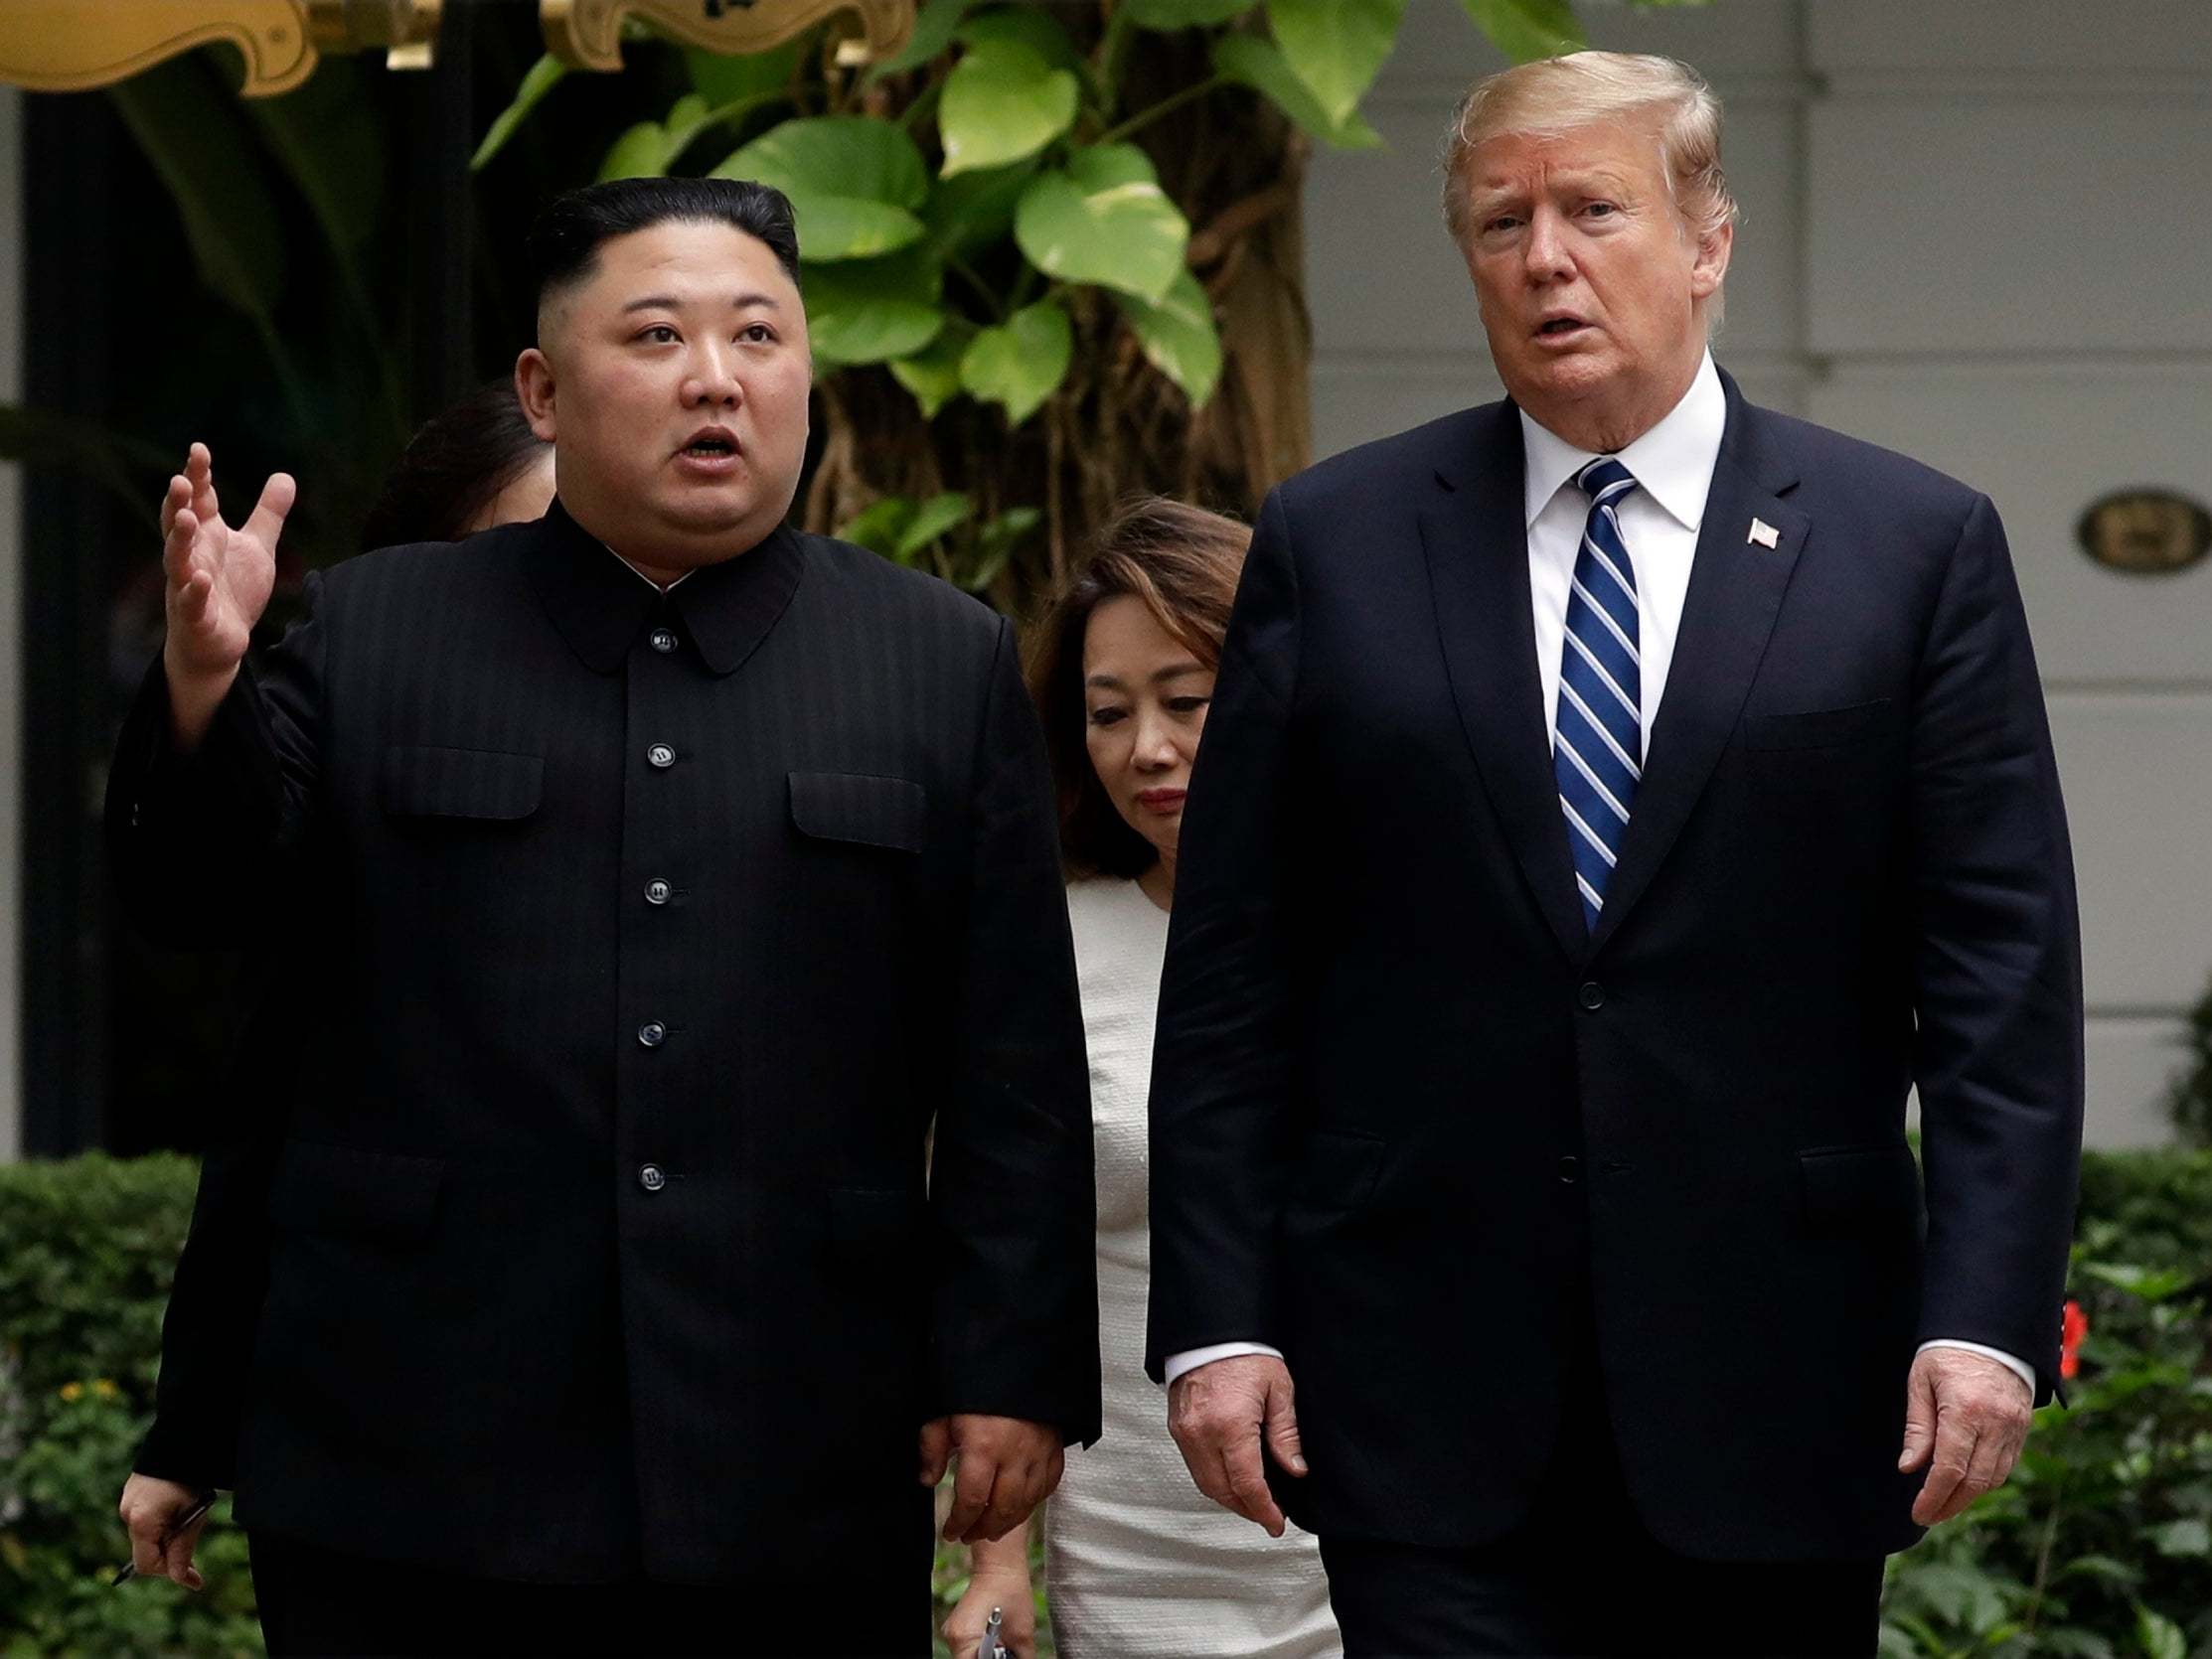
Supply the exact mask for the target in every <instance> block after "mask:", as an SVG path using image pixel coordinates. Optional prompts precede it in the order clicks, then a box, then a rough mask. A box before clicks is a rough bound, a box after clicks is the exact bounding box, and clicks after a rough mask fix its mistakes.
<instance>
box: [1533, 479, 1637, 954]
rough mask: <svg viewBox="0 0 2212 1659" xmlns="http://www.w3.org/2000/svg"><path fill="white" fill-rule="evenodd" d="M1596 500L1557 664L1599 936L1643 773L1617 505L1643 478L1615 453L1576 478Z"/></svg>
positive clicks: (1562, 792) (1562, 785)
mask: <svg viewBox="0 0 2212 1659" xmlns="http://www.w3.org/2000/svg"><path fill="white" fill-rule="evenodd" d="M1575 483H1577V484H1578V485H1580V486H1581V487H1582V490H1583V493H1584V494H1585V495H1587V496H1588V497H1589V498H1590V518H1589V522H1588V523H1587V524H1585V525H1584V526H1583V529H1582V549H1581V551H1580V552H1578V553H1577V554H1576V555H1575V561H1574V585H1573V586H1572V588H1570V589H1569V591H1568V594H1567V639H1566V645H1565V646H1564V648H1563V649H1562V652H1561V656H1560V661H1559V706H1558V710H1557V713H1556V716H1555V736H1554V738H1553V742H1552V751H1551V761H1552V771H1553V772H1554V773H1555V774H1556V775H1557V777H1558V780H1559V806H1560V810H1561V811H1563V812H1564V813H1565V814H1566V815H1567V841H1568V844H1569V845H1570V846H1571V847H1572V848H1573V850H1574V871H1575V884H1576V886H1577V887H1578V888H1580V889H1581V893H1582V919H1583V922H1584V923H1585V924H1586V925H1587V926H1588V928H1589V929H1590V931H1591V932H1593V933H1595V932H1596V931H1597V927H1598V918H1599V916H1600V915H1602V914H1603V913H1604V911H1605V889H1606V883H1607V882H1608V881H1609V880H1611V879H1612V876H1613V866H1614V865H1615V864H1616V863H1618V862H1619V861H1620V856H1621V836H1622V832H1623V831H1624V830H1626V829H1628V826H1629V811H1630V809H1631V808H1632V807H1634V806H1635V804H1636V786H1637V784H1638V783H1639V782H1640V781H1641V780H1642V778H1643V776H1644V689H1643V687H1644V659H1643V656H1642V654H1641V649H1640V647H1639V645H1638V639H1639V635H1638V631H1637V614H1636V566H1635V565H1633V564H1631V563H1630V562H1629V549H1628V543H1627V542H1626V541H1624V540H1623V539H1622V537H1621V521H1620V518H1619V516H1618V515H1617V514H1616V513H1615V511H1614V509H1615V506H1616V504H1617V503H1619V502H1620V501H1621V499H1622V498H1623V497H1625V496H1626V495H1627V494H1628V493H1629V492H1630V491H1631V490H1633V489H1635V488H1636V477H1635V475H1634V474H1633V473H1631V472H1630V471H1629V469H1628V468H1626V467H1624V466H1622V465H1621V463H1620V462H1619V461H1616V460H1615V459H1614V458H1613V457H1612V456H1610V455H1608V456H1602V457H1600V458H1599V459H1598V460H1595V461H1592V462H1591V463H1590V464H1589V465H1588V466H1587V467H1584V468H1583V469H1582V471H1580V472H1579V473H1577V474H1576V475H1575Z"/></svg>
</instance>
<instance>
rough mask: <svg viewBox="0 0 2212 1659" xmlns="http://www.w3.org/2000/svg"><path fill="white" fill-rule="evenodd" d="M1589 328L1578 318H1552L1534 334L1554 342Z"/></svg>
mask: <svg viewBox="0 0 2212 1659" xmlns="http://www.w3.org/2000/svg"><path fill="white" fill-rule="evenodd" d="M1589 326H1590V325H1589V324H1587V323H1585V322H1584V321H1583V320H1582V319H1581V318H1580V317H1553V318H1551V319H1550V320H1549V321H1547V322H1545V323H1544V324H1543V325H1542V326H1541V327H1539V328H1538V329H1537V330H1536V333H1537V334H1538V335H1540V336H1542V337H1543V338H1544V339H1546V340H1556V339H1558V338H1560V337H1561V336H1563V335H1569V334H1573V333H1575V332H1577V331H1578V330H1581V329H1585V328H1588V327H1589Z"/></svg>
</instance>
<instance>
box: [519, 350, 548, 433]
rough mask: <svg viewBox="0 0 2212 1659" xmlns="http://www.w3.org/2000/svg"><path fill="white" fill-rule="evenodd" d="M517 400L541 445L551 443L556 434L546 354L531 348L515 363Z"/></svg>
mask: <svg viewBox="0 0 2212 1659" xmlns="http://www.w3.org/2000/svg"><path fill="white" fill-rule="evenodd" d="M515 400H516V401H517V402H519V403H520V404H522V406H523V417H524V418H525V419H526V420H528V421H529V422H530V429H531V430H532V431H533V432H535V433H537V434H538V438H539V441H540V442H541V443H552V442H553V439H554V436H555V434H554V432H553V362H552V360H551V359H549V358H548V357H547V356H546V354H545V353H544V352H541V351H540V350H539V349H538V348H537V347H535V346H532V347H530V348H529V349H528V350H526V351H525V352H524V353H523V355H522V356H521V357H519V358H517V359H516V360H515Z"/></svg>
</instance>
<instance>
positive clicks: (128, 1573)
mask: <svg viewBox="0 0 2212 1659" xmlns="http://www.w3.org/2000/svg"><path fill="white" fill-rule="evenodd" d="M214 1507H215V1494H214V1493H213V1492H210V1493H209V1494H208V1495H207V1496H206V1497H204V1498H202V1499H201V1500H200V1501H199V1502H198V1503H196V1504H194V1505H193V1506H192V1507H191V1508H190V1509H188V1510H186V1511H185V1512H184V1513H183V1514H182V1515H180V1516H178V1517H177V1518H176V1520H175V1521H173V1522H172V1523H171V1524H170V1525H168V1526H167V1527H164V1528H163V1529H162V1534H161V1548H162V1549H163V1550H164V1551H166V1550H167V1549H168V1548H169V1541H170V1540H171V1539H173V1538H175V1537H176V1536H177V1535H178V1534H179V1533H181V1532H185V1531H188V1530H190V1528H191V1527H192V1526H193V1525H194V1524H195V1523H196V1522H197V1521H198V1520H199V1519H200V1517H201V1516H203V1515H205V1514H207V1512H208V1511H209V1510H211V1509H213V1508H214ZM137 1577H138V1564H137V1563H136V1562H135V1561H126V1562H124V1563H123V1565H122V1566H120V1567H118V1568H117V1569H116V1570H115V1576H114V1577H113V1578H112V1579H110V1580H108V1581H107V1583H108V1585H109V1586H110V1587H113V1586H114V1585H116V1584H129V1583H130V1582H131V1580H133V1579H135V1578H137Z"/></svg>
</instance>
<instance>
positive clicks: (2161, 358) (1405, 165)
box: [1307, 0, 2212, 1145]
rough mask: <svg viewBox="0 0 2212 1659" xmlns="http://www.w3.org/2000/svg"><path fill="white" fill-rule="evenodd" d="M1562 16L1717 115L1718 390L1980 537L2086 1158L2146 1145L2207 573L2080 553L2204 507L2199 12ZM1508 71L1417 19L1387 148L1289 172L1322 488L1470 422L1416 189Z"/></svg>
mask: <svg viewBox="0 0 2212 1659" xmlns="http://www.w3.org/2000/svg"><path fill="white" fill-rule="evenodd" d="M1580 10H1581V12H1582V13H1583V15H1584V17H1585V19H1586V20H1587V21H1588V22H1589V24H1590V27H1591V34H1592V38H1593V41H1594V43H1595V44H1597V45H1599V46H1604V47H1610V48H1615V49H1619V50H1626V51H1654V52H1663V53H1666V54H1669V55H1670V56H1674V57H1678V58H1682V59H1685V60H1686V61H1688V62H1690V63H1692V64H1694V65H1696V66H1697V67H1698V68H1699V69H1700V70H1701V71H1703V72H1704V73H1705V74H1706V75H1707V76H1708V77H1709V78H1710V79H1711V80H1712V82H1713V84H1714V86H1715V88H1716V89H1717V90H1718V91H1719V93H1720V95H1721V98H1722V100H1723V102H1724V104H1725V106H1726V109H1727V115H1728V123H1727V139H1726V147H1727V164H1728V172H1729V178H1730V180H1731V182H1732V184H1733V185H1734V186H1735V189H1736V192H1737V195H1738V197H1739V199H1740V201H1741V202H1742V204H1743V207H1744V223H1743V225H1742V226H1741V228H1740V230H1739V232H1738V238H1737V244H1736V256H1735V260H1734V264H1733V266H1732V269H1731V273H1730V277H1729V283H1728V317H1727V326H1726V328H1725V330H1724V331H1723V333H1722V335H1721V337H1720V339H1719V340H1718V342H1717V343H1716V352H1715V355H1716V356H1718V357H1719V358H1720V359H1721V361H1722V362H1723V363H1725V364H1726V365H1727V366H1728V367H1729V368H1730V369H1731V370H1732V371H1733V372H1734V373H1735V374H1736V376H1737V377H1738V378H1739V379H1741V380H1742V382H1743V384H1744V388H1745V391H1746V392H1747V394H1748V395H1750V396H1751V397H1752V398H1754V399H1755V400H1757V401H1760V402H1764V403H1768V404H1770V405H1772V406H1774V407H1778V408H1782V409H1787V410H1790V411H1792V412H1795V413H1801V414H1804V415H1806V416H1808V417H1810V418H1812V419H1814V420H1817V421H1820V422H1821V423H1823V424H1825V425H1829V426H1833V427H1836V428H1839V429H1840V430H1843V431H1846V432H1850V433H1853V434H1855V435H1858V436H1860V437H1865V438H1868V439H1871V440H1873V441H1874V442H1877V443H1882V444H1886V445H1889V446H1890V447H1893V448H1897V449H1902V450H1905V451H1907V452H1909V453H1911V454H1913V455H1916V456H1918V457H1920V458H1921V459H1923V460H1925V461H1927V462H1929V463H1930V464H1931V465H1934V466H1937V467H1940V468H1942V469H1943V470H1944V471H1946V472H1949V473H1952V474H1954V475H1956V476H1958V477H1960V478H1963V479H1965V480H1967V481H1968V482H1970V483H1972V484H1974V485H1975V486H1976V487H1978V488H1980V489H1983V490H1985V491H1987V492H1988V493H1989V494H1990V496H1991V497H1992V498H1993V499H1994V500H1995V501H1996V503H1997V506H1998V508H1999V510H2000V511H2001V512H2002V514H2003V516H2004V520H2005V524H2006V527H2007V528H2008V530H2009V532H2010V535H2011V541H2012V548H2013V554H2014V557H2015V559H2016V561H2017V563H2018V566H2019V571H2020V581H2021V587H2022V590H2023V592H2024V594H2025V596H2026V601H2027V607H2028V614H2029V620H2030V624H2031V626H2032V627H2033V629H2034V631H2035V638H2036V645H2037V650H2038V652H2039V655H2040V659H2041V663H2042V668H2043V673H2044V679H2045V684H2046V688H2047V691H2048V694H2049V697H2050V706H2051V718H2052V724H2053V728H2054V731H2055V734H2056V737H2055V740H2056V743H2057V747H2058V754H2059V765H2060V769H2061V772H2062V775H2063V778H2064V781H2065V787H2066V791H2067V801H2068V806H2069V809H2070V811H2071V815H2072V819H2073V827H2074V835H2075V849H2076V859H2077V864H2078V868H2079V872H2080V878H2081V886H2082V904H2083V927H2084V933H2085V953H2086V961H2085V972H2086V975H2087V980H2088V993H2089V1004H2090V1040H2089V1067H2090V1075H2089V1094H2090V1137H2091V1139H2092V1140H2093V1141H2094V1142H2097V1143H2101V1144H2107V1145H2115V1144H2129V1143H2135V1142H2143V1141H2152V1140H2158V1139H2163V1138H2165V1137H2166V1134H2167V1132H2168V1131H2167V1125H2166V1121H2165V1118H2164V1114H2163V1111H2162V1108H2161V1106H2160V1098H2161V1096H2162V1094H2163V1091H2164V1087H2165V1084H2166V1080H2167V1078H2168V1077H2169V1075H2170V1074H2171V1073H2172V1071H2173V1070H2174V1068H2175V1066H2176V1064H2177V1060H2178V1056H2177V1055H2176V1052H2175V1048H2174V1044H2175V1042H2176V1040H2177V1039H2178V1037H2179V1035H2180V1031H2181V1023H2180V1021H2181V1014H2182V1011H2183V1010H2184V1009H2185V1008H2186V1007H2187V1006H2188V1004H2189V1003H2190V1002H2192V1001H2193V1000H2194V999H2195V998H2196V997H2197V996H2198V995H2199V994H2201V993H2202V991H2203V990H2204V988H2205V984H2206V980H2207V976H2208V974H2212V879H2207V877H2206V876H2205V874H2204V871H2203V858H2202V856H2201V854H2200V852H2199V851H2198V848H2199V847H2200V846H2201V845H2202V844H2203V840H2204V834H2205V831H2204V829H2203V828H2202V827H2203V826H2204V825H2206V824H2208V823H2212V562H2206V563H2201V564H2199V565H2197V566H2195V567H2194V568H2193V569H2191V570H2188V571H2186V572H2183V573H2180V574H2177V575H2172V576H2165V577H2146V576H2125V575H2120V574H2116V573H2114V572H2111V571H2108V570H2105V569H2103V568H2102V567H2100V566H2098V565H2095V564H2093V563H2091V562H2090V560H2089V559H2088V558H2087V557H2086V555H2085V554H2084V553H2083V552H2082V551H2081V549H2080V547H2079V545H2078V544H2077V542H2076V541H2075V538H2074V526H2075V523H2076V521H2077V520H2078V519H2079V517H2080V515H2081V513H2082V510H2083V509H2084V508H2085V507H2087V506H2088V505H2089V504H2090V503H2091V502H2092V501H2094V500H2096V499H2097V498H2098V497H2100V496H2102V495H2104V494H2106V493H2107V492H2109V491H2112V490H2116V489H2123V488H2127V487H2130V486H2134V485H2145V484H2149V485H2158V486H2162V487H2165V488H2168V489H2173V490H2178V491H2180V492H2182V493H2184V494H2187V495H2190V496H2193V497H2195V498H2196V499H2197V500H2199V501H2212V217H2208V216H2207V214H2206V209H2207V207H2212V184H2207V182H2206V181H2207V180H2212V8H2206V7H2204V6H2202V5H2201V4H2199V3H2197V0H2105V3H2103V4H2100V5H2098V6H2095V7H2083V6H2080V5H2079V4H2078V3H2077V0H2007V4H2006V5H2005V6H2004V7H2002V8H1992V7H1990V6H1988V5H1987V4H1985V3H1984V0H1714V3H1713V4H1712V5H1711V6H1710V7H1708V8H1703V9H1699V10H1663V9H1662V10H1658V11H1648V12H1630V11H1628V10H1626V9H1624V8H1622V7H1619V6H1617V5H1612V4H1608V3H1606V0H1583V3H1582V5H1581V6H1580ZM1500 64H1501V60H1500V59H1498V58H1497V57H1496V55H1495V54H1494V53H1492V52H1491V50H1490V49H1489V47H1488V45H1487V44H1486V43H1484V42H1482V41H1481V40H1480V38H1479V37H1478V36H1477V35H1476V33H1475V32H1474V30H1473V29H1472V27H1471V26H1470V25H1469V24H1468V22H1467V20H1466V17H1465V14H1464V13H1463V12H1462V11H1461V10H1460V8H1459V6H1458V5H1457V4H1455V3H1454V0H1411V5H1410V7H1409V10H1408V18H1407V25H1406V30H1405V33H1404V35H1403V36H1402V37H1401V44H1400V46H1399V49H1398V51H1397V53H1396V55H1395V57H1394V58H1393V60H1392V62H1391V64H1390V65H1389V67H1388V68H1387V69H1386V70H1385V71H1384V73H1383V76H1382V78H1381V80H1380V81H1379V82H1378V84H1377V86H1376V89H1375V92H1374V94H1373V95H1372V97H1371V99H1370V103H1371V107H1372V119H1373V121H1374V124H1375V125H1376V127H1377V128H1378V129H1379V130H1380V131H1382V133H1383V134H1384V136H1385V138H1386V139H1387V140H1388V141H1389V146H1390V147H1389V148H1388V149H1387V150H1383V151H1373V152H1365V153H1358V154H1349V155H1343V154H1326V155H1322V156H1319V157H1317V158H1316V162H1315V166H1314V169H1313V175H1312V181H1311V184H1310V187H1309V192H1308V201H1307V249H1308V252H1307V258H1308V276H1309V294H1310V300H1311V304H1312V307H1313V313H1314V327H1315V347H1316V350H1315V366H1314V398H1315V434H1316V446H1317V450H1318V452H1319V453H1322V454H1329V453H1332V452H1334V451H1335V450H1338V449H1342V448H1343V447H1345V446H1347V445H1349V444H1352V443H1356V442H1360V441H1363V440H1365V439H1367V438H1371V437H1379V436H1381V435H1383V434H1384V433H1387V432H1392V431H1396V430H1399V429H1401V428H1403V427H1405V426H1409V425H1412V424H1414V423H1416V422H1418V421H1420V420H1424V419H1427V418H1429V417H1430V416H1432V415H1436V414H1441V413H1444V412H1446V411H1447V410H1450V409H1454V408H1458V407H1461V406H1464V405H1465V404H1467V403H1470V402H1476V401H1480V400H1482V399H1485V398H1488V397H1493V396H1496V395H1498V389H1499V388H1498V381H1497V378H1496V376H1495V374H1494V373H1493V371H1492V369H1491V366H1490V361H1489V354H1488V352H1487V351H1486V350H1485V348H1484V345H1483V340H1482V329H1481V326H1480V323H1479V321H1478V319H1477V315H1476V309H1475V301H1474V296H1473V294H1472V292H1471V291H1470V289H1469V286H1468V281H1467V276H1466V271H1465V269H1464V267H1463V266H1462V265H1461V264H1460V262H1459V259H1458V255H1457V254H1456V252H1455V251H1454V250H1453V248H1452V247H1451V245H1450V243H1449V241H1448V240H1447V239H1446V237H1445V235H1444V233H1443V230H1442V227H1441V224H1440V220H1439V210H1438V207H1437V188H1438V178H1437V172H1436V156H1437V153H1438V150H1439V148H1440V144H1441V139H1442V133H1443V126H1444V122H1445V120H1446V118H1447V116H1448V115H1449V112H1450V110H1451V106H1452V103H1453V100H1454V98H1455V97H1456V96H1457V95H1458V93H1459V92H1460V91H1461V89H1462V88H1463V87H1464V86H1465V84H1466V83H1467V81H1468V80H1470V79H1472V78H1473V77H1474V76H1475V75H1480V74H1483V73H1486V72H1487V71H1489V70H1491V69H1494V68H1497V67H1500ZM1378 248H1387V249H1390V250H1392V255H1391V256H1390V257H1388V258H1381V259H1378V258H1377V257H1375V250H1376V249H1378Z"/></svg>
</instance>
